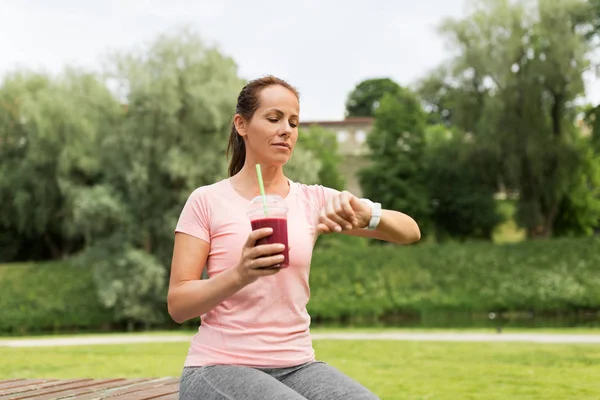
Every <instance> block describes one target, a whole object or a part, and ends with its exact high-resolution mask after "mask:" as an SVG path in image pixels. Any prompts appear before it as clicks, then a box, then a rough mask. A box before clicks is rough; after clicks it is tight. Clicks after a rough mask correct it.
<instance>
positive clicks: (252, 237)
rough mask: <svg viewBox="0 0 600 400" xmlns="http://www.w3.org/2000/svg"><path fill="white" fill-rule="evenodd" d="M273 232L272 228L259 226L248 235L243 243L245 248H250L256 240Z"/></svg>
mask: <svg viewBox="0 0 600 400" xmlns="http://www.w3.org/2000/svg"><path fill="white" fill-rule="evenodd" d="M272 233H273V228H261V229H257V230H255V231H252V232H251V233H250V235H248V239H247V240H246V244H245V245H244V246H245V247H247V248H252V247H254V246H256V242H257V241H259V240H260V239H263V238H266V237H268V236H270V235H271V234H272Z"/></svg>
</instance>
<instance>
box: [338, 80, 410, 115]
mask: <svg viewBox="0 0 600 400" xmlns="http://www.w3.org/2000/svg"><path fill="white" fill-rule="evenodd" d="M401 93H402V88H401V87H400V85H398V84H397V83H396V82H394V81H393V80H391V79H389V78H375V79H367V80H364V81H362V82H360V83H359V84H358V85H356V87H355V88H354V90H352V92H350V94H349V95H348V99H347V100H346V116H347V117H374V116H375V113H376V111H377V109H378V108H379V106H380V105H381V99H382V98H383V96H384V95H386V94H390V95H399V94H401Z"/></svg>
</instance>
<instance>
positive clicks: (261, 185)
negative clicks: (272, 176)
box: [256, 164, 269, 217]
mask: <svg viewBox="0 0 600 400" xmlns="http://www.w3.org/2000/svg"><path fill="white" fill-rule="evenodd" d="M256 176H257V177H258V187H259V188H260V195H261V196H262V200H263V208H264V211H265V217H267V216H268V215H269V209H268V207H267V195H266V194H265V184H264V183H263V178H262V172H261V171H260V164H256Z"/></svg>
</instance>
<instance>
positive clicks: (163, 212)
mask: <svg viewBox="0 0 600 400" xmlns="http://www.w3.org/2000/svg"><path fill="white" fill-rule="evenodd" d="M107 76H108V77H109V78H110V79H112V80H113V82H116V83H118V85H119V90H121V91H122V93H121V96H122V97H123V98H124V99H125V101H126V105H127V109H126V112H125V114H124V116H123V120H122V123H121V125H120V126H119V129H115V130H114V131H113V132H111V133H110V134H107V135H106V136H104V137H103V140H102V141H101V143H100V145H99V149H98V150H99V152H100V154H101V155H102V158H101V165H102V167H103V171H102V172H103V173H102V180H101V182H99V183H98V184H97V185H95V186H94V187H93V188H90V189H89V191H88V192H87V193H86V195H85V197H84V199H85V201H82V202H81V204H80V205H79V207H78V209H77V221H78V222H79V224H80V229H81V231H82V232H86V241H87V244H88V246H87V248H86V253H85V254H83V255H82V258H81V260H80V261H81V263H82V264H84V265H92V266H93V267H94V268H95V271H96V273H95V276H96V281H97V283H98V285H99V291H100V296H101V299H102V300H103V301H104V304H105V305H106V306H110V307H113V309H114V310H115V311H116V312H117V313H118V315H117V316H118V317H120V318H123V319H127V320H129V321H140V322H143V323H151V322H154V321H159V320H160V319H161V317H163V316H164V315H165V313H164V295H165V293H166V287H165V282H166V280H167V277H168V271H169V269H168V265H169V263H170V259H171V254H172V248H173V229H174V227H175V225H176V223H177V219H178V217H179V214H180V212H181V209H182V207H183V204H184V202H185V200H186V199H187V197H188V196H189V195H190V193H191V192H192V191H193V190H194V189H195V188H197V187H198V186H201V185H205V184H209V183H212V182H214V181H216V180H218V179H221V178H224V177H225V176H226V160H225V157H224V151H225V147H226V144H227V137H228V133H229V128H230V122H231V117H232V113H233V110H234V109H235V99H236V96H237V93H238V92H239V90H240V88H241V87H242V86H243V84H244V82H243V81H242V80H241V79H239V78H238V76H237V68H236V65H235V64H234V62H233V60H231V59H230V58H228V57H225V56H223V55H221V54H220V53H219V51H218V50H217V49H215V48H210V47H207V46H206V45H205V44H204V43H203V42H202V40H201V39H200V38H199V37H198V36H196V35H195V34H193V33H192V32H189V31H182V32H178V33H176V34H174V35H164V36H161V37H159V38H158V39H157V40H156V41H155V42H154V43H152V44H151V45H150V47H149V48H143V49H141V50H137V51H133V52H130V53H122V54H116V55H114V56H113V57H112V59H111V60H109V69H108V71H107Z"/></svg>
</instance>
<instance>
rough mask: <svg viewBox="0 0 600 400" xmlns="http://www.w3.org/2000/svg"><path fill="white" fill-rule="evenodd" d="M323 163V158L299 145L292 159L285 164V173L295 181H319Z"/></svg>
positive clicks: (308, 182)
mask: <svg viewBox="0 0 600 400" xmlns="http://www.w3.org/2000/svg"><path fill="white" fill-rule="evenodd" d="M321 165H322V162H321V160H319V158H318V157H317V156H316V155H315V154H314V153H313V152H312V151H310V150H308V149H305V148H303V147H302V146H298V147H296V148H295V149H294V154H293V156H292V159H291V160H290V161H289V162H288V163H287V164H286V165H285V174H286V176H287V177H288V178H290V179H291V180H293V181H295V182H302V183H307V184H310V183H319V171H321V168H322V167H321Z"/></svg>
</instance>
